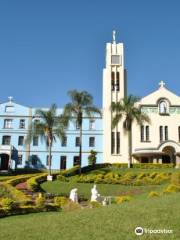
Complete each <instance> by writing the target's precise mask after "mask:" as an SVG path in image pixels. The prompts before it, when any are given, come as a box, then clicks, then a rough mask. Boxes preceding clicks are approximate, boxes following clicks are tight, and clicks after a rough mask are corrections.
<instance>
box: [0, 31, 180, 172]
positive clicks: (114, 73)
mask: <svg viewBox="0 0 180 240" xmlns="http://www.w3.org/2000/svg"><path fill="white" fill-rule="evenodd" d="M115 34H116V33H115V31H113V40H112V43H107V44H106V60H105V68H104V69H103V83H102V85H103V106H102V117H100V116H94V118H93V119H89V118H88V117H87V116H84V119H83V132H82V162H81V165H82V166H86V165H87V164H88V156H89V153H90V151H91V150H94V151H96V152H97V163H104V162H108V163H127V162H128V138H127V133H126V132H125V130H124V128H123V119H122V121H120V122H119V124H118V125H117V126H116V128H114V129H113V128H112V117H113V114H112V112H111V110H110V106H111V103H112V102H118V101H120V100H121V99H123V98H124V97H125V96H127V73H126V69H125V67H124V46H123V43H116V36H115ZM132 94H133V93H132ZM136 104H137V107H139V108H140V109H141V111H142V112H144V113H146V114H147V115H148V116H149V118H150V120H151V121H150V123H145V124H144V125H142V126H139V125H138V124H137V123H136V122H135V121H134V122H133V124H132V162H133V163H162V164H164V163H173V164H174V166H177V165H179V164H180V97H179V96H177V95H176V94H174V93H173V92H171V91H170V90H168V89H167V88H166V85H165V83H164V82H163V81H161V82H160V83H159V86H158V89H157V90H156V91H154V92H153V93H151V94H149V95H148V96H145V97H143V98H142V99H141V100H140V101H139V102H137V103H136ZM43 110H47V109H43ZM62 111H63V109H58V114H60V113H62ZM35 112H36V108H32V107H26V106H23V105H20V104H18V103H15V102H14V101H13V99H12V97H9V99H8V101H7V102H3V103H0V171H8V170H10V169H15V168H24V167H31V168H43V169H46V168H48V149H47V147H46V144H45V143H44V142H41V141H40V139H39V138H38V137H35V138H33V141H32V143H31V144H26V145H25V141H24V140H25V138H26V135H27V132H28V127H29V125H30V124H31V123H32V122H33V121H35V120H36V115H35ZM78 154H79V129H78V128H77V125H76V123H73V122H72V123H71V124H70V126H69V128H68V129H67V131H66V138H65V141H63V142H61V141H60V140H59V141H57V142H56V143H55V144H54V145H53V148H52V163H51V164H52V169H66V168H70V167H72V166H75V165H77V164H79V157H78Z"/></svg>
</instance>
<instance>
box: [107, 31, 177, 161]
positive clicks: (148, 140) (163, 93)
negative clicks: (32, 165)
mask: <svg viewBox="0 0 180 240" xmlns="http://www.w3.org/2000/svg"><path fill="white" fill-rule="evenodd" d="M126 82H127V79H126V70H125V67H124V46H123V43H116V39H115V33H114V34H113V42H112V43H107V44H106V66H105V68H104V70H103V159H104V161H105V162H110V163H119V162H121V163H127V161H128V137H127V133H126V132H125V130H124V129H123V119H122V121H120V122H119V124H118V125H117V127H116V128H115V129H113V128H112V118H113V114H112V112H111V110H110V106H111V103H112V102H117V101H120V100H121V99H122V98H124V97H125V96H126V95H127V87H126V85H127V84H126ZM137 107H139V108H140V109H141V111H142V112H144V113H146V114H147V115H148V116H149V118H150V123H147V124H146V123H145V124H144V125H142V126H139V125H138V124H137V123H136V122H135V121H134V122H133V124H132V163H173V164H174V165H179V164H180V97H179V96H177V95H176V94H174V93H173V92H171V91H170V90H168V89H167V88H166V86H165V83H164V82H163V81H161V82H160V83H159V86H158V89H157V90H156V91H155V92H153V93H151V94H149V95H148V96H145V97H143V98H142V99H141V100H140V101H139V102H137Z"/></svg>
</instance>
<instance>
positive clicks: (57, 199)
mask: <svg viewBox="0 0 180 240" xmlns="http://www.w3.org/2000/svg"><path fill="white" fill-rule="evenodd" d="M68 202H69V199H68V198H66V197H55V198H54V203H55V205H57V206H58V207H60V208H61V207H64V206H65V205H66V204H67V203H68Z"/></svg>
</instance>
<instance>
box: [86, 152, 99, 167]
mask: <svg viewBox="0 0 180 240" xmlns="http://www.w3.org/2000/svg"><path fill="white" fill-rule="evenodd" d="M96 155H97V152H96V151H94V150H91V151H90V154H89V156H88V165H89V166H94V165H95V164H96V159H97V157H96Z"/></svg>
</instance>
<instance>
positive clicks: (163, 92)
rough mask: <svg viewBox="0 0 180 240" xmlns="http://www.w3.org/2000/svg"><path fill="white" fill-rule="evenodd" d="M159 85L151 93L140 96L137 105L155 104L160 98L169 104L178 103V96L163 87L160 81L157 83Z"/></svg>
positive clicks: (179, 99) (163, 84)
mask: <svg viewBox="0 0 180 240" xmlns="http://www.w3.org/2000/svg"><path fill="white" fill-rule="evenodd" d="M159 85H160V87H159V89H158V90H156V91H154V92H152V93H151V94H149V95H147V96H145V97H143V98H141V100H140V101H139V103H138V104H139V105H157V103H158V101H159V100H160V99H167V100H168V101H169V103H170V105H175V106H177V105H180V97H179V96H178V95H176V94H174V93H173V92H171V91H170V90H168V89H167V88H166V87H165V83H164V82H163V81H161V82H160V83H159Z"/></svg>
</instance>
